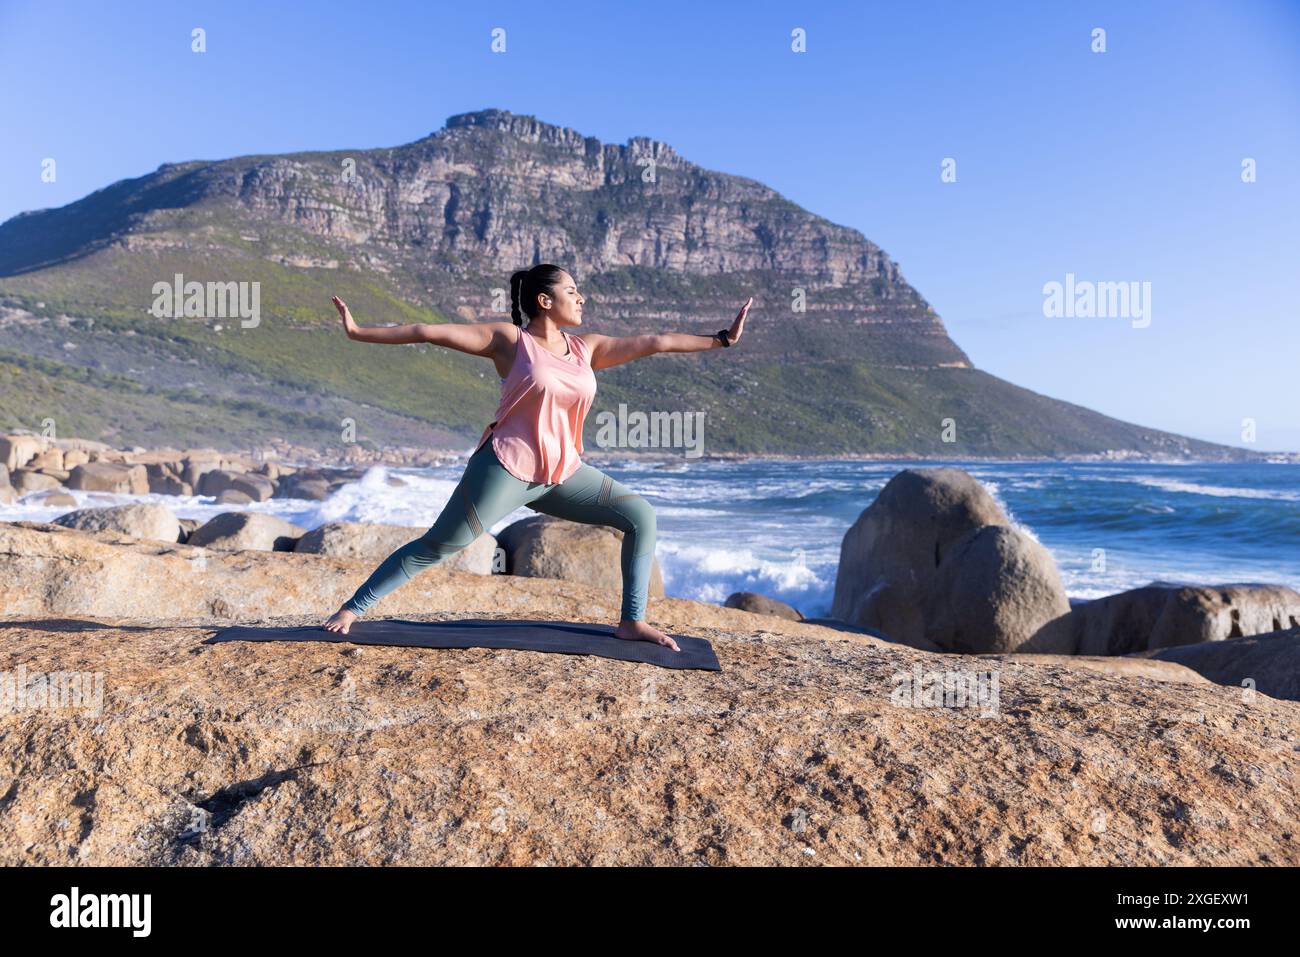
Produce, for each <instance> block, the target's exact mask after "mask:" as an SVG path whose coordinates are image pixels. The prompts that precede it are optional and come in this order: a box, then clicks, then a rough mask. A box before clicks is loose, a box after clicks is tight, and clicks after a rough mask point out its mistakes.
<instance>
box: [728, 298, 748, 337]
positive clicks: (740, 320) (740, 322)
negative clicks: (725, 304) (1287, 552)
mask: <svg viewBox="0 0 1300 957" xmlns="http://www.w3.org/2000/svg"><path fill="white" fill-rule="evenodd" d="M753 304H754V297H753V296H750V297H749V299H748V301H747V302H746V303H745V304H744V305H743V306H741V307H740V315H738V316H736V321H735V322H733V323H732V324H731V330H730V335H729V336H728V338H729V339H730V340H731V344H732V345H735V344H736V340H738V339H739V338H740V337H741V335H742V334H743V333H744V331H745V316H746V315H747V314H748V313H749V307H750V306H751V305H753Z"/></svg>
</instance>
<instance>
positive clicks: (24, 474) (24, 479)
mask: <svg viewBox="0 0 1300 957" xmlns="http://www.w3.org/2000/svg"><path fill="white" fill-rule="evenodd" d="M9 481H10V482H11V483H12V484H13V487H14V491H16V492H17V493H18V494H19V495H26V494H27V493H28V492H41V491H44V490H45V489H47V488H58V487H59V485H60V484H62V483H60V482H59V480H58V479H57V478H55V477H54V476H53V475H46V474H45V473H44V472H37V471H35V470H33V469H28V468H20V469H15V470H14V471H13V473H12V475H10V477H9Z"/></svg>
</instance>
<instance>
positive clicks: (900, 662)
mask: <svg viewBox="0 0 1300 957" xmlns="http://www.w3.org/2000/svg"><path fill="white" fill-rule="evenodd" d="M33 534H37V533H33ZM47 537H48V538H50V539H51V540H54V541H57V540H59V539H62V538H67V539H71V538H80V537H82V536H81V533H76V532H66V531H65V532H62V533H58V534H53V535H48V536H47ZM105 547H110V546H105ZM175 547H176V548H177V549H178V550H184V548H185V546H175ZM243 558H244V559H245V560H247V561H248V562H251V563H254V564H255V565H257V566H258V567H257V572H258V573H262V572H264V571H266V570H267V569H268V568H269V567H270V566H272V565H274V564H276V563H294V562H298V563H311V564H312V565H313V566H315V567H321V566H323V565H325V564H327V563H330V562H332V561H334V560H332V559H328V558H324V557H321V556H314V555H297V554H288V555H272V554H270V553H254V552H247V553H244V556H243ZM171 560H173V561H177V562H180V563H182V564H183V563H184V559H181V558H177V557H175V556H173V557H172V559H171ZM227 567H229V566H227ZM304 571H305V565H298V566H297V567H295V568H294V573H295V574H296V575H302V574H303V572H304ZM430 574H432V572H430ZM246 577H247V578H248V579H249V581H250V582H251V581H254V580H255V579H254V578H253V576H252V575H246ZM445 580H446V581H453V580H454V581H455V582H456V583H457V584H456V585H455V588H456V590H457V592H458V594H457V595H456V604H455V606H454V607H452V608H449V609H447V610H446V611H444V612H443V613H441V614H430V615H422V616H412V617H422V618H425V619H431V620H432V619H445V618H460V617H499V616H507V617H528V618H544V619H561V620H575V621H592V622H600V623H606V624H607V623H609V618H608V616H607V615H603V614H601V613H599V610H593V609H589V608H587V603H588V601H589V598H590V593H591V591H592V590H591V589H588V588H585V587H584V586H582V585H580V584H577V583H572V582H563V581H561V582H557V581H546V582H543V581H541V580H537V579H526V578H514V579H505V578H503V576H499V575H496V576H478V575H464V574H459V575H452V576H450V577H449V578H447V579H445ZM418 581H419V579H416V580H414V581H412V582H411V583H410V584H409V585H408V586H406V587H414V586H415V585H416V583H417V582H418ZM280 584H281V585H283V584H284V582H283V581H281V582H280ZM319 585H320V582H319V580H317V581H316V582H315V583H314V587H315V588H318V587H319ZM401 591H402V589H399V591H398V592H397V593H395V594H398V593H400V592H401ZM290 594H292V593H290ZM301 594H302V593H301V592H299V593H298V597H300V596H301ZM506 595H513V596H515V597H517V598H526V600H524V601H521V602H520V603H519V604H517V605H514V606H513V607H510V606H507V605H506V604H504V603H503V601H502V599H503V597H504V596H506ZM322 597H323V596H322ZM649 620H650V621H651V622H652V623H653V624H655V625H656V626H658V627H661V628H664V629H665V630H667V631H669V632H670V633H677V634H691V635H696V636H699V637H703V638H706V639H708V640H709V641H710V642H712V643H713V646H714V648H715V649H716V651H717V654H718V658H719V660H720V662H721V664H722V671H721V672H701V671H665V670H660V669H656V668H654V667H652V666H649V665H641V664H634V663H630V662H625V661H615V660H608V659H603V658H595V657H588V656H580V655H547V654H540V653H536V652H527V651H502V650H488V649H466V650H437V649H424V648H391V647H370V646H367V647H356V646H351V645H349V644H347V643H339V644H333V643H326V642H319V643H318V642H286V643H270V644H267V643H256V642H231V643H222V644H216V645H205V644H203V643H202V642H203V640H204V639H205V638H206V637H207V636H209V635H210V634H211V633H212V627H210V626H208V625H199V626H195V627H185V626H181V625H178V624H176V623H174V622H171V623H158V622H152V623H148V624H139V623H136V622H134V621H129V620H110V621H95V620H91V619H88V618H85V617H82V616H75V617H74V616H62V617H55V618H50V617H45V618H42V619H33V618H31V617H22V618H18V619H14V618H10V619H9V620H6V621H0V674H3V675H5V676H17V675H21V676H22V677H23V679H24V680H25V681H26V682H27V683H28V687H27V690H28V691H29V692H31V694H32V697H31V699H29V700H28V701H26V702H24V704H25V707H22V708H20V709H15V710H11V711H4V712H0V795H3V796H4V801H3V808H2V810H0V864H3V865H17V864H24V865H51V864H88V865H102V864H129V865H147V864H161V865H195V866H208V865H221V864H237V865H308V864H310V865H347V864H430V865H446V864H479V865H502V864H505V865H574V864H576V865H593V864H594V865H624V864H626V865H660V864H670V865H726V864H733V865H773V864H776V865H797V866H814V865H837V866H844V865H849V866H853V865H887V864H893V865H922V864H931V865H1030V866H1037V865H1138V866H1161V867H1164V866H1181V865H1192V864H1201V865H1211V866H1221V865H1261V864H1271V865H1282V866H1287V865H1290V866H1294V865H1296V864H1300V844H1298V842H1297V830H1296V821H1297V819H1300V792H1298V790H1297V788H1296V787H1295V781H1296V780H1297V777H1298V776H1300V752H1297V750H1296V747H1295V743H1296V741H1297V740H1300V705H1297V704H1296V703H1295V702H1290V701H1278V700H1275V699H1273V698H1270V697H1268V696H1267V695H1262V694H1256V695H1254V696H1253V698H1252V699H1251V700H1249V701H1247V700H1245V699H1244V698H1243V695H1242V693H1241V691H1240V689H1234V688H1223V687H1219V686H1216V685H1208V684H1200V683H1193V684H1188V683H1182V682H1179V681H1168V680H1163V677H1162V678H1161V680H1155V679H1153V678H1152V677H1150V676H1149V675H1140V674H1105V673H1098V672H1096V671H1093V670H1091V669H1089V668H1087V667H1080V666H1079V665H1078V663H1076V662H1070V663H1067V664H1062V663H1060V661H1059V660H1057V659H1051V658H1047V659H1043V658H1041V657H1040V656H1034V655H1024V656H1007V657H1006V658H1005V659H1003V660H1000V661H993V660H991V659H988V658H972V657H964V656H953V655H944V656H936V655H932V654H927V653H925V652H921V651H917V650H914V649H911V648H907V647H905V646H901V645H887V644H884V643H882V642H878V641H874V640H872V639H869V638H863V637H860V636H857V635H848V634H844V633H839V632H836V631H833V630H831V629H828V628H824V627H820V626H816V625H808V624H804V623H796V622H789V621H784V620H782V619H779V618H771V619H766V620H764V621H763V622H762V626H761V627H756V622H755V619H754V617H753V616H752V615H749V614H747V613H744V612H740V611H737V610H733V609H726V608H719V607H716V606H712V607H711V606H707V605H700V604H697V603H694V602H687V601H681V600H677V599H663V600H661V601H656V602H653V603H652V604H651V606H650V616H649ZM318 621H319V617H299V618H294V617H287V618H274V619H268V620H267V621H266V622H265V623H266V624H277V625H305V624H313V623H316V622H318ZM611 640H612V639H611ZM20 669H21V671H20ZM52 673H62V674H74V675H79V676H85V677H86V679H87V681H86V685H87V686H88V687H92V686H93V681H91V679H93V676H95V675H99V676H100V677H101V680H102V684H101V685H100V688H101V693H100V694H99V695H98V696H97V697H96V696H94V695H87V696H86V699H85V700H83V702H82V707H80V708H77V707H57V708H55V707H41V706H39V702H40V701H42V700H46V699H43V698H42V696H41V693H40V689H41V684H40V679H38V678H36V677H35V676H36V675H43V674H52ZM980 675H983V676H984V677H985V678H986V679H987V684H986V685H985V686H984V687H986V688H987V690H988V692H989V693H988V694H985V695H983V696H982V698H981V700H980V702H979V705H978V707H970V706H967V707H961V706H958V705H957V704H955V700H956V699H953V702H954V703H952V704H948V705H947V706H938V704H927V703H926V697H925V696H924V695H913V694H911V693H910V690H911V687H916V688H921V689H924V688H925V687H932V686H933V684H934V683H935V682H937V681H939V680H941V679H946V676H955V677H956V678H957V679H964V678H965V679H973V678H974V677H976V676H980ZM994 679H996V683H994ZM913 682H915V684H914V685H913V684H912V683H913ZM936 700H937V701H938V702H940V703H942V702H943V699H936Z"/></svg>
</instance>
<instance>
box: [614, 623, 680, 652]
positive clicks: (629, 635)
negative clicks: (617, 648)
mask: <svg viewBox="0 0 1300 957" xmlns="http://www.w3.org/2000/svg"><path fill="white" fill-rule="evenodd" d="M614 637H615V638H622V639H623V640H624V641H653V642H654V643H655V644H656V645H663V646H664V647H665V648H671V649H672V650H673V651H681V650H682V649H680V648H678V647H677V642H675V641H673V639H672V637H671V636H669V635H665V634H664V633H663V632H662V631H660V630H659V629H658V628H652V627H651V626H650V625H648V624H646V623H645V622H644V621H632V620H631V619H626V618H625V619H624V620H623V621H621V622H619V623H618V627H617V628H615V629H614Z"/></svg>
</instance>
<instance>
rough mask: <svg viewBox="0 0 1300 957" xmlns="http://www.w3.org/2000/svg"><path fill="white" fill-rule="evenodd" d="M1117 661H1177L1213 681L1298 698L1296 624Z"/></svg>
mask: <svg viewBox="0 0 1300 957" xmlns="http://www.w3.org/2000/svg"><path fill="white" fill-rule="evenodd" d="M1115 660H1117V661H1142V660H1146V661H1159V662H1161V663H1162V664H1174V663H1176V664H1179V665H1182V666H1184V667H1186V668H1190V669H1191V670H1193V671H1195V672H1196V673H1197V674H1199V675H1202V676H1204V677H1205V678H1207V679H1209V680H1210V681H1213V682H1214V683H1215V684H1220V685H1229V686H1231V687H1234V688H1238V689H1240V690H1241V692H1242V695H1243V700H1253V696H1252V695H1251V692H1258V693H1260V694H1266V695H1268V696H1270V697H1273V698H1284V699H1287V700H1289V701H1300V628H1287V629H1285V630H1283V631H1277V632H1273V633H1272V634H1268V635H1256V636H1255V637H1253V638H1227V639H1224V640H1222V641H1207V642H1202V643H1201V644H1197V645H1179V646H1177V647H1173V648H1160V649H1156V650H1153V651H1143V652H1138V654H1137V655H1135V656H1133V657H1129V658H1117V659H1115Z"/></svg>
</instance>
